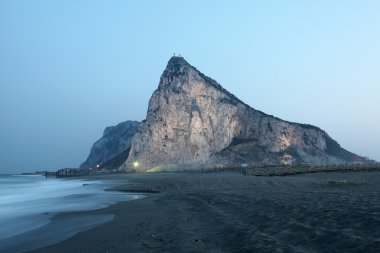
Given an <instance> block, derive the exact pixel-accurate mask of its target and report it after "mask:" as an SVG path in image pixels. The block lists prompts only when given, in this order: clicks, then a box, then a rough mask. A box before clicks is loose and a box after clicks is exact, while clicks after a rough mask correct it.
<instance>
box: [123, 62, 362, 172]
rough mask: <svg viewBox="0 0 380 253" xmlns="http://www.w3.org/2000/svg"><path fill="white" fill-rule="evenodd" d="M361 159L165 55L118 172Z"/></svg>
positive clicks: (326, 137)
mask: <svg viewBox="0 0 380 253" xmlns="http://www.w3.org/2000/svg"><path fill="white" fill-rule="evenodd" d="M361 160H362V158H361V157H359V156H357V155H355V154H353V153H351V152H349V151H347V150H345V149H343V148H341V147H340V145H339V144H338V143H337V142H336V141H334V140H333V139H332V138H331V137H330V136H329V135H328V134H327V133H326V132H325V131H323V130H321V129H319V128H318V127H315V126H312V125H306V124H298V123H292V122H287V121H284V120H281V119H279V118H276V117H274V116H271V115H268V114H265V113H263V112H261V111H258V110H255V109H253V108H251V107H250V106H248V105H247V104H245V103H244V102H242V101H241V100H239V99H238V98H237V97H235V96H234V95H233V94H231V93H229V92H228V91H227V90H225V89H224V88H223V87H222V86H221V85H219V84H218V83H217V82H216V81H215V80H213V79H211V78H209V77H207V76H205V75H204V74H202V73H201V72H200V71H198V70H197V69H196V68H195V67H193V66H191V65H190V64H189V63H188V62H187V61H186V60H185V59H184V58H182V57H172V58H171V59H170V60H169V62H168V64H167V67H166V69H165V70H164V72H163V74H162V76H161V79H160V83H159V86H158V89H157V90H156V91H154V93H153V95H152V97H151V99H150V101H149V107H148V113H147V117H146V120H144V121H143V122H142V123H141V124H140V126H139V127H138V129H137V132H136V134H135V135H134V137H133V139H132V144H131V151H130V153H129V157H128V159H127V161H125V162H124V163H123V164H122V165H121V166H120V168H119V169H121V170H132V169H137V168H138V169H139V170H142V171H145V170H151V169H176V168H186V169H191V168H201V167H223V166H254V165H263V164H302V163H309V164H338V163H344V162H355V161H361Z"/></svg>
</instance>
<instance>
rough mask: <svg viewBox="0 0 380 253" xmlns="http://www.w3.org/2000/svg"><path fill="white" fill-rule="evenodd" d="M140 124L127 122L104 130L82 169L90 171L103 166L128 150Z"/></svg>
mask: <svg viewBox="0 0 380 253" xmlns="http://www.w3.org/2000/svg"><path fill="white" fill-rule="evenodd" d="M139 124H140V122H137V121H125V122H122V123H120V124H118V125H116V126H111V127H107V128H106V129H104V132H103V136H102V137H101V138H100V139H99V140H97V141H96V142H95V143H94V145H93V146H92V148H91V151H90V154H89V156H88V158H87V160H86V161H85V162H84V163H82V164H81V166H80V167H81V168H82V169H89V168H94V167H96V166H97V165H99V166H103V165H104V164H106V163H107V162H109V161H111V160H112V159H114V158H116V157H117V156H119V155H120V154H122V153H123V152H125V151H126V150H128V149H129V148H130V147H131V140H132V137H133V135H134V134H135V133H136V130H137V127H138V126H139ZM127 157H128V156H127Z"/></svg>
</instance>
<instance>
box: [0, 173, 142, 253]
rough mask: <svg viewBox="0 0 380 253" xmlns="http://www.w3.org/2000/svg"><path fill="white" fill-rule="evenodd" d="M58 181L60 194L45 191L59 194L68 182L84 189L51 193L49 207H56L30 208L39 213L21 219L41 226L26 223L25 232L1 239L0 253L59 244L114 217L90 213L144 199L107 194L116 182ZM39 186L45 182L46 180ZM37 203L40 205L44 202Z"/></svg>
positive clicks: (139, 195)
mask: <svg viewBox="0 0 380 253" xmlns="http://www.w3.org/2000/svg"><path fill="white" fill-rule="evenodd" d="M59 181H61V179H59V180H58V181H57V182H56V183H55V184H56V186H58V189H59V190H54V188H51V187H50V188H48V189H53V190H54V191H57V192H59V191H60V190H61V188H60V186H61V184H60V183H63V184H64V185H68V184H69V185H71V183H70V182H68V181H73V182H74V184H72V185H73V187H78V186H79V188H82V187H85V188H82V189H83V190H79V191H76V192H75V191H73V189H74V188H64V189H63V190H64V191H63V194H62V193H61V194H62V195H60V193H58V195H57V194H54V193H53V195H52V196H53V198H51V199H52V200H53V202H52V203H56V204H58V205H60V206H59V207H56V206H55V207H49V206H46V209H45V206H41V207H39V206H38V203H37V206H32V208H37V209H40V211H39V212H36V211H34V213H33V212H32V213H31V214H26V215H27V216H25V217H22V218H23V219H24V220H26V217H28V219H30V221H35V219H37V218H38V220H39V221H40V223H41V224H38V223H36V222H34V223H30V222H29V223H30V224H32V226H31V227H27V226H26V227H24V230H25V232H23V231H22V230H21V231H20V232H18V233H15V234H14V235H12V234H11V235H10V236H9V237H5V238H3V239H0V251H1V252H4V253H7V252H9V253H15V252H26V251H30V250H34V249H38V248H42V247H46V246H49V245H53V244H55V243H59V242H61V241H64V240H66V239H68V238H70V237H72V236H74V235H75V234H77V233H79V232H81V231H86V230H88V229H91V228H94V227H97V226H100V225H102V224H103V223H106V222H109V221H111V220H112V219H113V217H114V215H113V214H107V213H104V214H102V213H96V212H95V213H91V211H96V210H102V209H105V208H107V207H108V206H110V205H113V204H116V203H119V202H124V201H125V202H128V201H131V200H134V199H138V198H142V197H143V195H142V194H139V193H134V194H133V193H131V194H122V193H121V192H118V191H109V190H108V189H109V188H112V187H114V186H116V185H118V184H119V182H118V181H117V180H115V179H112V178H111V179H109V178H105V177H101V178H100V177H99V178H70V179H68V180H62V182H59ZM64 181H66V182H64ZM41 182H45V180H43V181H41ZM46 182H48V181H46ZM51 182H53V181H51ZM49 185H50V186H51V185H52V184H51V183H50V184H49ZM87 187H89V188H87ZM79 188H78V189H79ZM41 189H43V188H41ZM67 189H68V191H67V192H65V191H66V190H67ZM70 191H71V192H70ZM65 194H67V195H65ZM61 198H62V199H61ZM37 200H39V199H37ZM60 200H62V201H63V202H60ZM39 201H43V199H41V200H39ZM49 201H51V200H49ZM41 203H42V202H41ZM48 203H49V202H48ZM18 223H19V220H16V221H15V224H18ZM16 232H17V231H16Z"/></svg>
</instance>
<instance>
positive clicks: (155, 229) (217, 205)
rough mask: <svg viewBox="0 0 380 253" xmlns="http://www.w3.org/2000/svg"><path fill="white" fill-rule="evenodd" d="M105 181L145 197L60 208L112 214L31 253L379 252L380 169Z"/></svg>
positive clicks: (136, 177)
mask: <svg viewBox="0 0 380 253" xmlns="http://www.w3.org/2000/svg"><path fill="white" fill-rule="evenodd" d="M100 178H102V179H103V180H117V181H118V182H119V183H118V185H115V186H113V187H112V189H109V190H112V191H120V192H125V193H129V194H130V193H136V192H138V193H141V194H143V195H145V197H144V198H140V199H137V200H132V201H124V202H119V203H117V204H114V205H111V206H109V207H107V208H103V209H97V210H92V211H85V212H68V213H61V214H59V215H58V216H56V217H54V219H57V220H59V219H61V220H63V219H65V218H67V217H70V216H75V217H79V216H83V217H88V216H99V217H110V216H112V217H113V219H110V220H107V221H105V223H103V224H102V225H99V226H96V227H94V228H90V229H88V230H85V231H82V232H79V233H77V234H75V235H74V236H72V237H70V238H69V239H67V240H64V241H61V242H58V243H56V244H53V245H50V246H47V247H43V248H39V249H37V250H33V251H30V252H34V253H44V252H46V253H52V252H109V253H112V252H330V253H331V252H345V253H346V252H369V253H371V252H373V253H375V252H379V250H380V229H379V228H380V200H379V196H380V173H379V172H355V173H353V172H350V173H314V174H302V175H295V176H287V177H253V176H243V175H240V174H239V173H227V172H225V173H154V174H120V175H108V176H107V175H106V176H99V177H98V178H96V179H100ZM123 182H125V183H123ZM63 227H64V225H63V226H62V228H63ZM62 228H59V227H56V228H53V229H62Z"/></svg>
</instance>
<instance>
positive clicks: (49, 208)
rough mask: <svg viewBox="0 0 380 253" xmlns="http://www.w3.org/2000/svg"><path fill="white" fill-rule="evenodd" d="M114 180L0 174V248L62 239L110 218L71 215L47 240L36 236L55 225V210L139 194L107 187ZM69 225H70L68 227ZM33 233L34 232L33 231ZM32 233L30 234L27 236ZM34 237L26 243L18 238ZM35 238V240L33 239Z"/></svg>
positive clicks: (91, 205) (107, 202) (80, 208)
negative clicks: (58, 230) (57, 233)
mask: <svg viewBox="0 0 380 253" xmlns="http://www.w3.org/2000/svg"><path fill="white" fill-rule="evenodd" d="M114 184H117V181H114V180H113V182H110V181H102V180H84V179H57V178H53V177H47V178H45V177H44V176H41V175H0V252H23V251H25V250H29V249H32V248H30V245H34V248H36V247H41V246H45V245H46V244H48V243H49V244H51V243H53V242H54V243H55V242H58V241H60V240H64V239H66V238H67V237H70V236H72V235H73V234H75V233H77V232H79V231H83V230H86V229H89V228H92V227H94V226H96V225H100V224H102V223H104V222H107V221H110V220H112V218H113V216H112V215H103V216H101V215H93V216H87V217H81V218H80V219H78V217H73V218H72V219H74V220H75V219H76V220H75V221H74V222H73V220H72V221H68V222H65V226H64V230H65V231H66V232H64V231H62V233H60V235H59V236H58V237H57V236H56V237H54V238H52V240H50V242H44V239H43V238H38V236H37V237H36V236H35V233H34V232H35V231H45V232H46V229H45V230H43V228H44V227H48V226H50V227H54V226H52V225H54V224H51V223H52V222H53V223H54V219H53V217H54V216H55V215H57V214H58V213H63V212H74V211H86V210H94V209H100V208H105V207H107V206H110V205H112V204H115V203H117V202H119V201H128V200H133V199H137V198H141V197H142V196H141V195H137V194H126V193H121V192H117V191H106V189H107V188H111V187H112V186H113V185H114ZM70 226H72V227H70ZM33 233H34V234H33ZM28 235H33V236H28ZM28 238H33V239H32V241H31V242H30V241H29V242H28V244H29V246H28V245H21V243H20V240H23V241H25V239H28ZM33 240H34V241H33Z"/></svg>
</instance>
